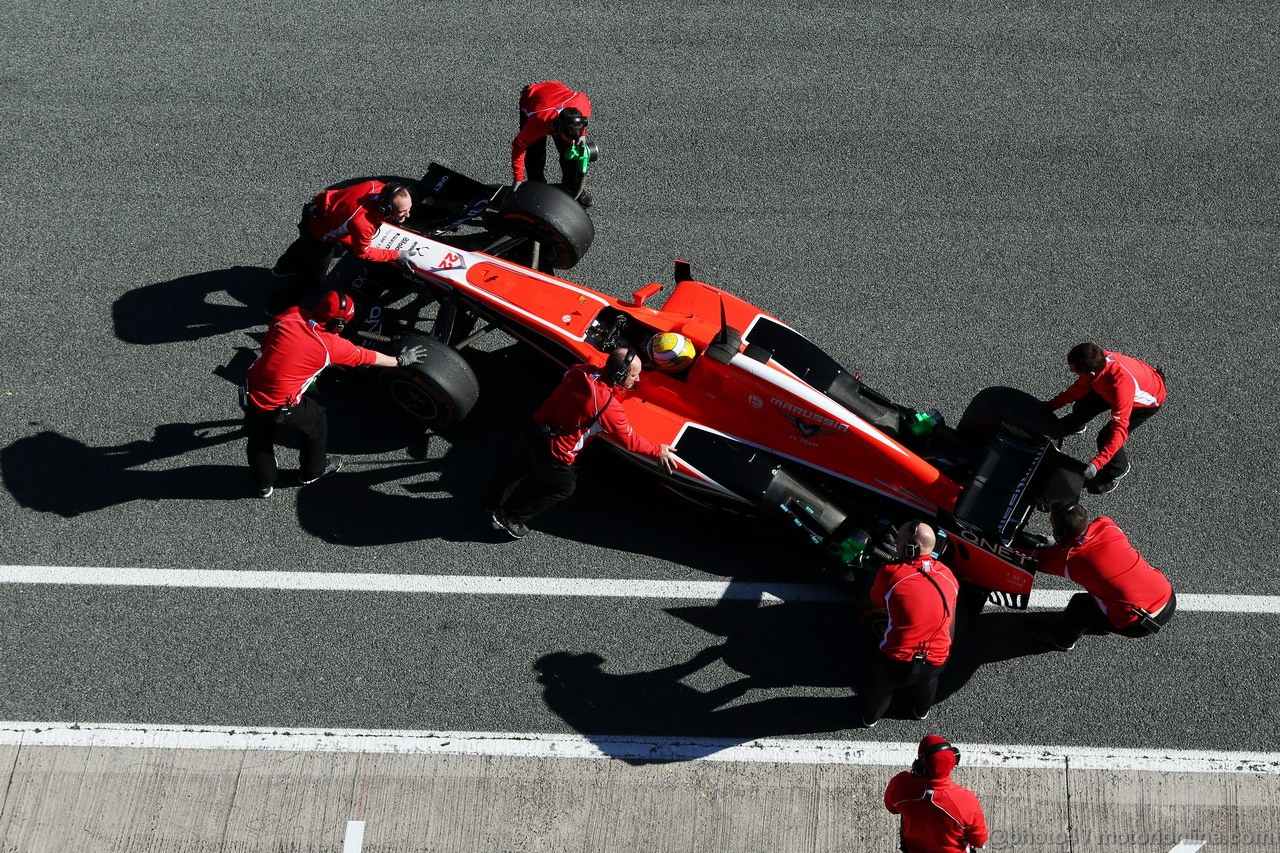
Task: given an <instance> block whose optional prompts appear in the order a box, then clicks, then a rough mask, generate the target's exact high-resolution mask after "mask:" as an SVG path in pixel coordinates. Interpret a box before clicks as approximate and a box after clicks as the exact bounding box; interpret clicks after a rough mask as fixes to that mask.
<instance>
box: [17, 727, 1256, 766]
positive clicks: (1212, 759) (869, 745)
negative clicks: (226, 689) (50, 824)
mask: <svg viewBox="0 0 1280 853" xmlns="http://www.w3.org/2000/svg"><path fill="white" fill-rule="evenodd" d="M958 745H959V746H961V747H962V749H963V751H964V763H965V766H968V767H1012V768H1029V769H1065V768H1066V767H1067V766H1068V765H1069V766H1070V767H1071V769H1073V770H1112V771H1114V770H1135V771H1151V772H1166V773H1249V774H1254V775H1269V776H1270V775H1275V776H1280V753H1274V752H1272V753H1248V752H1206V751H1193V750H1171V749H1159V748H1151V749H1113V748H1110V747H1087V746H1035V745H1026V744H1013V745H1007V744H971V743H963V744H958ZM0 746H18V747H20V748H30V747H44V746H57V747H109V748H135V749H238V750H250V749H253V750H275V751H289V752H336V753H344V752H350V753H400V754H405V755H487V756H506V757H520V758H578V759H602V758H610V759H623V760H629V761H644V760H650V761H742V762H753V763H754V762H766V763H773V764H853V765H870V766H878V767H879V766H884V767H901V766H905V765H908V764H910V763H911V762H912V761H913V760H914V759H915V757H916V750H917V748H918V744H917V743H916V742H914V741H912V742H911V743H884V742H879V741H865V742H863V741H834V740H784V739H773V738H763V739H760V740H752V741H745V742H743V741H739V740H732V739H721V738H656V737H625V736H607V737H606V736H596V737H592V736H586V735H557V734H537V733H532V734H520V733H516V732H434V731H385V730H384V731H379V730H373V731H361V730H355V729H328V730H325V729H288V730H276V731H258V730H252V729H248V730H246V729H239V728H229V727H224V726H217V727H207V728H205V727H200V728H186V727H182V726H171V725H162V726H149V725H136V724H125V723H110V724H107V723H102V724H99V723H93V724H86V725H80V724H72V723H30V722H0Z"/></svg>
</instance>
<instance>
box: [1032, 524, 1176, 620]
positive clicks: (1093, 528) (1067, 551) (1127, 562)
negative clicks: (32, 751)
mask: <svg viewBox="0 0 1280 853" xmlns="http://www.w3.org/2000/svg"><path fill="white" fill-rule="evenodd" d="M1036 559H1037V561H1038V562H1039V567H1040V571H1042V572H1048V573H1049V574H1051V575H1058V576H1059V577H1064V578H1066V579H1067V580H1069V581H1071V582H1073V583H1078V584H1079V585H1080V586H1082V587H1084V588H1085V591H1086V592H1088V593H1089V594H1090V595H1092V596H1093V600H1094V601H1096V602H1098V606H1099V607H1101V608H1102V612H1103V613H1105V614H1107V618H1108V619H1109V620H1111V624H1112V625H1113V626H1115V627H1116V628H1127V627H1129V626H1130V625H1133V624H1134V623H1136V622H1137V621H1138V617H1137V616H1136V615H1135V614H1134V613H1133V608H1134V607H1141V608H1142V609H1143V610H1145V611H1147V612H1148V613H1153V614H1154V613H1156V612H1157V611H1158V610H1160V609H1161V608H1162V607H1164V606H1165V605H1166V604H1168V603H1169V596H1171V595H1172V594H1173V586H1172V585H1171V584H1170V583H1169V579H1168V578H1166V577H1165V576H1164V575H1163V574H1161V572H1160V570H1159V569H1156V568H1154V567H1152V565H1151V564H1150V563H1148V562H1147V561H1146V560H1144V559H1142V555H1141V554H1139V553H1138V549H1136V548H1134V547H1133V546H1132V545H1130V544H1129V537H1127V536H1125V535H1124V531H1123V530H1121V529H1120V528H1119V527H1118V526H1117V525H1116V523H1115V522H1114V521H1112V520H1111V519H1109V518H1107V517H1106V516H1105V515H1100V516H1098V517H1097V518H1095V519H1094V520H1093V521H1092V522H1090V523H1089V526H1088V527H1087V528H1085V531H1084V535H1083V536H1081V537H1080V538H1078V539H1073V540H1071V541H1069V542H1060V543H1058V544H1057V545H1053V546H1051V547H1049V548H1041V549H1039V550H1037V551H1036Z"/></svg>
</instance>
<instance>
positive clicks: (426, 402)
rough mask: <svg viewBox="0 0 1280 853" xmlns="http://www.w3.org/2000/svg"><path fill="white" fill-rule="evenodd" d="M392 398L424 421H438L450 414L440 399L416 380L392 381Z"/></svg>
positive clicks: (412, 414) (413, 415) (398, 404)
mask: <svg viewBox="0 0 1280 853" xmlns="http://www.w3.org/2000/svg"><path fill="white" fill-rule="evenodd" d="M389 390H390V393H391V399H392V400H394V401H395V402H396V405H397V406H399V407H400V408H402V409H404V410H405V412H407V413H408V414H409V415H410V416H411V417H413V418H415V419H416V420H419V421H423V422H424V423H437V422H438V421H440V420H441V418H442V417H443V416H445V415H447V414H448V412H447V410H445V409H444V408H443V407H442V406H441V405H440V401H439V400H437V399H436V398H435V397H434V396H432V395H431V393H430V392H428V391H427V390H426V389H425V388H423V387H422V386H420V385H418V384H417V383H416V382H410V381H407V380H404V379H396V380H393V381H392V382H391V387H390V389H389Z"/></svg>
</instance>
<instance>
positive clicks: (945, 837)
mask: <svg viewBox="0 0 1280 853" xmlns="http://www.w3.org/2000/svg"><path fill="white" fill-rule="evenodd" d="M941 743H946V740H945V739H944V738H942V737H940V736H939V735H926V736H925V737H924V739H923V740H921V741H920V750H919V752H920V753H924V752H925V751H926V749H927V747H929V746H933V745H935V744H941ZM957 760H958V759H957V758H956V755H955V753H953V752H952V751H951V750H949V749H944V750H942V751H941V752H935V753H934V754H932V755H930V756H929V757H927V758H922V759H921V760H920V763H921V768H920V771H921V775H919V776H916V775H914V774H913V773H910V772H907V771H903V772H902V773H899V774H898V775H897V776H894V777H893V778H892V779H890V780H889V787H887V788H885V791H884V807H885V808H886V809H888V810H889V811H890V812H891V813H893V814H896V815H902V840H903V841H905V842H906V849H907V853H967V851H968V850H969V848H970V847H971V846H972V847H981V846H982V845H983V844H986V843H987V820H986V816H985V815H983V813H982V805H981V804H980V803H979V802H978V797H977V795H976V794H974V793H973V791H970V790H969V789H968V788H966V787H964V786H963V785H958V784H956V783H955V782H953V781H951V769H952V768H953V767H955V766H956V762H957Z"/></svg>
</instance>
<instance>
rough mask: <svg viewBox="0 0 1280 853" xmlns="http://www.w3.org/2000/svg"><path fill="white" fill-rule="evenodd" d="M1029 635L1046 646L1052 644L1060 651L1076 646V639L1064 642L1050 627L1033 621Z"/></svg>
mask: <svg viewBox="0 0 1280 853" xmlns="http://www.w3.org/2000/svg"><path fill="white" fill-rule="evenodd" d="M1031 636H1033V637H1035V638H1036V639H1037V640H1039V641H1040V642H1042V643H1044V644H1045V645H1047V646H1053V647H1054V648H1055V649H1057V650H1058V651H1060V652H1069V651H1071V650H1072V649H1074V648H1075V647H1076V642H1078V641H1077V640H1072V641H1071V642H1070V643H1064V642H1063V641H1062V640H1061V639H1059V638H1058V636H1057V635H1056V634H1054V633H1053V629H1052V628H1050V627H1049V626H1048V625H1045V624H1043V623H1033V624H1032V625H1031Z"/></svg>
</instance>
